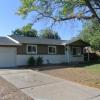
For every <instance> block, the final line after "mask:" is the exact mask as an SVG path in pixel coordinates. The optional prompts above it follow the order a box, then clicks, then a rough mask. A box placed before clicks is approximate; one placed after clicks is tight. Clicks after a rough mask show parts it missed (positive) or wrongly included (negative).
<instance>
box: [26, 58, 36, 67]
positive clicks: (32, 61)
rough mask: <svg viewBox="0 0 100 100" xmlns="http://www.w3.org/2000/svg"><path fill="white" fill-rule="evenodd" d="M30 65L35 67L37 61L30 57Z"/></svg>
mask: <svg viewBox="0 0 100 100" xmlns="http://www.w3.org/2000/svg"><path fill="white" fill-rule="evenodd" d="M28 65H30V66H34V65H35V59H34V57H32V56H31V57H30V58H29V59H28Z"/></svg>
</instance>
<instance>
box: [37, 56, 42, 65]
mask: <svg viewBox="0 0 100 100" xmlns="http://www.w3.org/2000/svg"><path fill="white" fill-rule="evenodd" d="M42 64H43V58H42V57H38V58H37V59H36V65H37V66H40V65H42Z"/></svg>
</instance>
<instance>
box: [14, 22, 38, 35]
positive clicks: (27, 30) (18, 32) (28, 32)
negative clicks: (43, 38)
mask: <svg viewBox="0 0 100 100" xmlns="http://www.w3.org/2000/svg"><path fill="white" fill-rule="evenodd" d="M12 35H21V36H27V37H37V31H36V30H35V29H32V24H28V25H26V26H23V27H22V28H21V29H16V30H15V31H13V34H12Z"/></svg>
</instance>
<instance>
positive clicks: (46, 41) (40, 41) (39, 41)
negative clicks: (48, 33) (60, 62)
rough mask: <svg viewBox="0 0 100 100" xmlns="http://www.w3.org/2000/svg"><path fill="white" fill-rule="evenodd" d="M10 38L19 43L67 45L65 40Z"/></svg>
mask: <svg viewBox="0 0 100 100" xmlns="http://www.w3.org/2000/svg"><path fill="white" fill-rule="evenodd" d="M11 37H12V38H13V39H15V40H17V41H19V42H20V43H31V44H49V45H64V44H65V43H67V41H66V40H56V39H44V38H34V37H24V36H11Z"/></svg>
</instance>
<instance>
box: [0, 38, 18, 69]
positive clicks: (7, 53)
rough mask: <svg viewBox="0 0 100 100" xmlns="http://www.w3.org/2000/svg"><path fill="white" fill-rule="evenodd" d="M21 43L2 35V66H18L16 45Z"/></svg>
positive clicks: (0, 43) (0, 56) (0, 40)
mask: <svg viewBox="0 0 100 100" xmlns="http://www.w3.org/2000/svg"><path fill="white" fill-rule="evenodd" d="M18 45H19V43H17V41H14V40H12V39H10V38H8V37H0V68H5V67H16V47H17V46H18Z"/></svg>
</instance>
